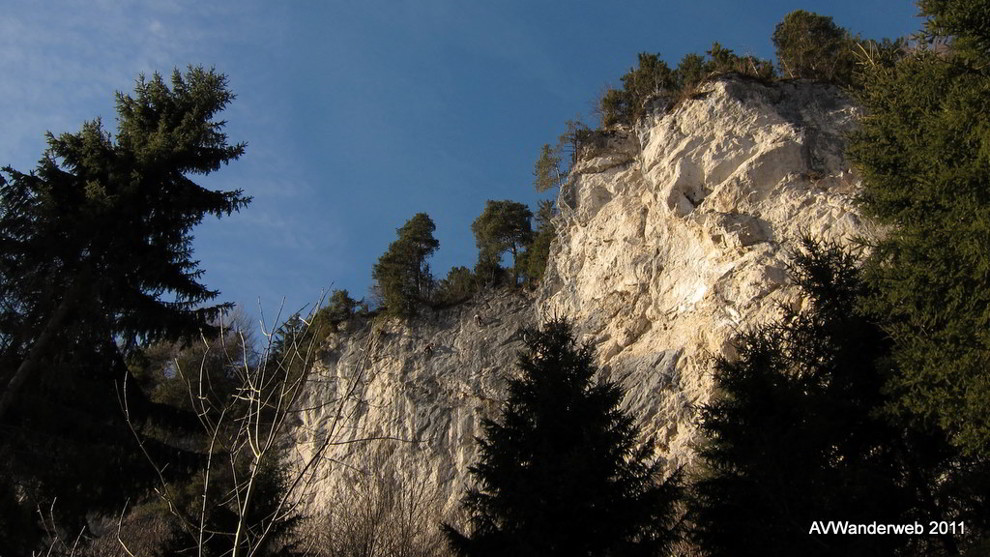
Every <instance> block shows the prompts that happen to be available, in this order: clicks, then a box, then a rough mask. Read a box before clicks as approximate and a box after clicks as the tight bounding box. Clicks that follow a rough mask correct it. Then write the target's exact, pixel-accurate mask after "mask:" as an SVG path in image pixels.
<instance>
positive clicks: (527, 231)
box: [471, 200, 533, 286]
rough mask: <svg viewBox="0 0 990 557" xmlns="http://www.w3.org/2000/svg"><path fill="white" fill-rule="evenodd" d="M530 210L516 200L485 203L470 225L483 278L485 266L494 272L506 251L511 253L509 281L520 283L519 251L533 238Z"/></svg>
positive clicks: (479, 274) (514, 283)
mask: <svg viewBox="0 0 990 557" xmlns="http://www.w3.org/2000/svg"><path fill="white" fill-rule="evenodd" d="M531 218H533V212H532V211H530V210H529V207H526V205H524V204H522V203H519V202H516V201H509V200H505V201H492V200H488V201H487V202H486V203H485V210H484V211H482V213H481V215H479V216H478V218H477V219H475V220H474V222H473V223H472V224H471V231H472V232H474V239H475V242H476V243H477V245H478V270H479V271H482V272H479V273H477V274H478V276H480V277H482V278H483V279H484V278H485V276H484V274H483V272H484V271H485V270H488V269H492V270H494V271H497V269H498V262H499V260H500V259H501V257H502V254H503V253H505V252H507V251H508V252H511V253H512V284H513V286H515V285H516V284H518V283H519V271H520V269H521V265H520V258H519V255H520V252H521V251H522V249H523V247H525V246H526V245H527V244H529V242H530V241H532V238H533V229H532V227H531V225H530V219H531Z"/></svg>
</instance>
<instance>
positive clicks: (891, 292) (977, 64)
mask: <svg viewBox="0 0 990 557" xmlns="http://www.w3.org/2000/svg"><path fill="white" fill-rule="evenodd" d="M922 5H923V6H924V7H926V9H928V10H929V12H928V15H929V18H930V19H929V28H930V29H935V30H938V31H939V32H953V33H958V35H957V36H955V37H954V38H953V40H952V41H951V42H950V44H949V46H948V47H947V48H940V49H939V50H938V51H936V50H935V49H925V48H921V49H918V50H915V51H914V52H912V53H910V54H902V55H900V56H896V55H891V54H892V53H891V52H890V50H889V49H887V50H881V52H880V54H884V53H886V54H884V55H881V56H877V57H876V60H874V62H873V63H872V64H870V65H868V66H867V71H866V72H865V75H864V88H863V90H862V91H861V92H860V93H859V96H860V99H861V101H862V102H863V104H864V105H865V107H866V108H867V110H868V113H869V115H868V116H867V117H866V118H864V119H863V123H862V127H861V129H860V131H859V132H858V133H856V134H855V135H854V136H853V138H852V142H851V144H850V147H849V153H850V155H851V157H852V158H853V160H854V161H855V162H856V163H857V164H858V166H859V168H860V170H861V171H862V173H863V176H864V190H863V194H862V197H861V202H862V203H861V204H862V207H863V209H864V211H865V212H866V214H867V215H869V216H870V217H871V218H872V219H874V220H875V221H876V222H878V223H880V224H882V225H884V226H887V227H889V230H890V232H889V233H888V234H887V235H886V237H885V238H884V239H882V240H880V241H879V242H878V243H877V245H876V246H875V250H874V255H873V257H871V260H870V263H869V265H868V267H867V280H869V282H870V283H871V284H872V285H874V287H875V289H874V291H875V296H874V297H873V299H872V307H873V309H874V311H876V312H877V314H879V315H882V316H883V318H884V327H885V328H886V330H887V331H888V332H889V333H890V334H891V336H892V337H893V339H894V341H895V350H894V353H895V357H896V359H897V362H898V368H899V372H898V374H897V376H896V377H895V378H894V384H893V387H894V388H895V389H896V392H897V393H898V401H897V407H898V410H899V411H900V412H903V413H905V414H907V415H913V416H916V417H917V418H919V419H922V420H925V421H933V422H937V423H938V424H939V425H940V426H941V427H942V428H943V429H944V430H945V431H946V432H947V433H948V434H949V435H951V436H952V439H953V442H954V443H955V444H957V445H958V446H960V447H963V448H964V449H965V450H966V451H967V452H968V453H969V454H971V455H981V456H983V457H987V456H990V406H988V405H987V400H990V312H988V311H987V308H988V307H990V274H988V268H990V255H988V254H990V159H988V150H987V144H988V143H987V142H988V138H990V126H988V124H987V118H986V114H988V113H990V72H988V67H990V55H987V54H986V53H985V52H984V50H983V49H982V47H980V46H979V45H981V44H984V43H985V41H986V39H985V37H986V29H985V28H984V27H979V26H978V25H977V26H975V27H974V26H971V24H972V23H973V22H974V21H979V18H980V17H981V16H980V14H983V16H985V15H986V13H987V10H988V9H990V8H988V6H990V3H988V2H985V1H984V2H925V3H923V4H922ZM974 18H975V19H974Z"/></svg>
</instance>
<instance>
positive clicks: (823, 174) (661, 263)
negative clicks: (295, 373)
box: [298, 78, 868, 508]
mask: <svg viewBox="0 0 990 557" xmlns="http://www.w3.org/2000/svg"><path fill="white" fill-rule="evenodd" d="M857 117H858V110H857V108H856V107H855V106H854V105H853V104H852V103H850V102H849V101H848V100H846V99H845V98H844V97H843V96H842V94H841V93H840V92H839V91H838V90H837V89H835V88H833V87H830V86H826V85H821V84H813V83H806V82H790V83H782V84H773V85H764V84H760V83H756V82H751V81H743V80H741V79H736V78H733V79H724V80H720V81H717V82H713V83H710V84H709V85H708V86H707V87H706V88H705V90H704V91H702V92H700V93H698V94H697V95H695V97H694V98H691V99H687V100H684V101H682V102H681V103H680V104H679V105H678V106H676V107H674V108H673V109H671V110H669V111H667V112H665V113H662V114H657V115H655V116H653V117H651V118H650V119H648V120H647V121H645V122H643V123H642V124H641V125H639V126H637V127H636V128H635V129H628V130H620V131H619V132H618V133H616V134H614V137H613V138H612V139H611V140H610V145H609V146H608V147H607V148H606V149H604V150H603V151H602V152H601V153H600V154H599V156H594V157H586V158H585V159H584V160H582V161H580V162H579V163H578V164H577V165H575V168H574V169H573V173H572V177H573V180H572V181H571V183H570V184H568V185H567V186H565V187H564V188H563V189H562V191H561V192H560V197H559V201H558V205H559V207H560V216H559V217H558V220H557V223H556V224H557V229H558V234H559V236H558V238H557V239H556V240H555V242H554V244H553V247H552V250H551V260H550V263H549V266H548V270H547V276H546V278H545V280H544V283H543V285H542V287H541V289H540V291H539V292H538V293H537V295H536V296H534V297H526V296H525V295H522V294H509V293H505V292H502V293H488V294H485V295H483V296H481V297H479V298H477V299H475V300H473V301H471V302H468V303H466V304H464V305H462V306H459V307H456V308H451V309H447V310H443V311H439V312H436V313H435V314H433V315H426V316H421V317H420V318H417V319H415V320H413V321H411V322H408V323H399V322H396V321H382V322H379V323H375V324H373V323H371V322H363V323H352V324H350V327H351V329H353V330H351V329H347V330H344V331H342V332H340V333H338V334H336V335H334V336H333V337H332V338H331V339H329V341H328V342H329V350H328V352H327V353H328V356H327V357H326V359H325V361H324V362H323V363H322V365H320V366H319V367H318V369H316V370H315V372H314V379H313V380H312V381H311V382H310V385H309V387H308V388H307V391H306V394H305V400H304V405H305V406H307V407H310V408H311V410H309V411H307V412H304V413H303V414H302V419H301V424H300V428H299V429H298V432H299V441H300V443H299V445H298V451H299V454H300V455H301V456H302V457H304V456H305V454H306V451H307V450H308V449H307V447H311V446H312V442H313V441H318V440H320V439H325V438H326V436H327V435H333V436H336V437H334V439H335V443H337V442H339V444H335V445H334V446H333V447H332V451H331V453H332V455H331V456H332V457H333V461H332V462H331V463H330V465H328V466H324V467H322V468H321V471H320V472H319V473H318V474H317V476H316V478H315V481H316V484H315V486H316V488H315V490H314V502H315V503H316V504H317V505H319V504H320V502H321V501H323V502H325V500H326V494H327V493H329V492H330V491H331V488H332V485H333V483H334V482H335V481H337V480H336V479H335V478H338V477H340V475H339V474H335V472H334V470H335V469H339V467H340V466H349V467H356V468H358V469H361V467H369V466H380V465H381V463H382V462H383V461H387V462H388V463H389V465H391V466H393V467H394V469H395V470H397V471H398V473H399V474H400V475H401V476H402V477H403V479H404V480H405V481H408V482H414V483H428V484H430V485H433V486H437V489H439V490H440V491H441V492H442V495H443V497H445V498H446V501H447V504H448V508H450V507H452V506H453V504H454V503H455V502H456V500H457V497H458V496H459V494H460V493H461V491H462V489H463V488H464V486H465V481H466V479H467V478H466V471H467V466H468V465H469V464H470V463H471V462H472V460H473V457H474V438H475V436H477V435H479V434H480V429H479V424H480V420H481V418H482V417H484V416H488V415H492V413H493V411H494V409H495V408H496V407H497V404H498V401H499V400H500V398H501V396H502V388H503V386H504V382H505V378H506V377H507V375H508V374H511V373H514V368H513V363H514V361H515V353H516V351H518V350H519V349H520V348H521V346H522V343H521V340H522V339H521V336H520V335H521V333H520V330H521V329H522V328H523V327H525V326H527V325H531V324H535V323H538V322H539V321H540V320H541V319H543V318H544V317H545V316H547V315H551V314H553V315H562V316H568V317H570V318H572V319H573V320H574V321H575V323H576V324H577V326H578V330H579V332H580V334H581V338H582V340H583V341H585V342H588V343H590V344H592V345H593V346H595V347H596V349H597V356H598V361H599V364H600V366H601V367H602V369H603V370H604V371H605V372H606V373H607V374H609V375H610V376H611V377H612V378H613V379H615V380H617V381H620V382H621V383H622V384H623V385H624V387H625V388H626V391H627V397H626V401H625V405H626V407H627V408H628V409H629V410H631V411H632V412H634V413H635V415H636V416H637V418H638V419H639V420H640V423H641V425H642V427H643V431H644V432H645V433H646V434H648V435H650V436H652V437H653V438H654V439H655V440H656V441H657V451H658V454H657V456H658V457H660V458H664V459H666V460H668V461H669V462H670V463H672V464H688V463H690V462H691V460H692V458H693V452H692V442H693V440H694V439H695V435H696V426H695V417H696V412H695V409H696V407H697V406H698V405H699V404H701V403H704V402H705V401H706V400H708V397H709V396H710V394H711V388H712V385H711V373H710V369H711V366H710V363H711V359H712V357H714V356H723V357H728V358H732V357H733V356H734V351H733V345H732V341H733V338H734V337H736V335H737V334H738V333H739V331H741V330H743V329H745V328H747V327H750V326H753V325H755V324H758V323H762V322H765V321H767V320H769V319H772V318H773V317H774V316H775V315H776V314H777V313H778V312H779V308H780V305H781V304H791V305H792V306H799V305H800V304H801V303H802V300H801V299H800V298H799V296H798V295H797V293H796V292H795V291H794V289H793V287H791V286H789V282H788V278H787V272H786V267H787V260H788V256H787V254H788V251H789V250H790V249H793V247H794V245H795V242H794V241H795V240H796V239H797V238H799V237H800V235H802V234H811V235H813V236H817V237H821V238H830V239H836V240H839V241H848V240H850V239H851V238H853V237H854V236H857V235H863V234H866V233H867V232H868V231H867V230H866V229H865V227H864V225H863V223H862V222H861V221H860V219H859V217H858V216H857V214H856V211H855V209H854V207H853V206H852V204H851V200H852V197H853V196H854V195H855V193H856V192H857V189H858V187H859V181H858V178H857V177H856V176H855V175H854V174H853V173H852V172H851V171H850V169H849V165H848V163H847V162H846V160H845V158H844V156H843V150H844V137H845V134H846V133H848V132H849V131H850V129H851V128H852V127H853V126H854V125H855V122H856V119H857ZM348 385H350V386H354V385H356V387H353V389H352V392H350V394H349V396H350V397H352V398H351V399H349V400H351V402H348V403H347V404H345V405H344V406H340V405H337V404H335V402H336V401H339V400H342V397H343V395H344V393H345V392H346V390H347V388H348V387H347V386H348ZM343 407H346V411H344V412H343V414H340V413H339V412H338V411H336V410H334V411H331V410H332V409H335V408H336V409H339V408H343ZM335 412H336V413H335ZM338 416H339V417H338ZM367 438H389V439H388V440H377V441H359V440H362V439H367Z"/></svg>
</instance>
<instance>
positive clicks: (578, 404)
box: [446, 320, 679, 557]
mask: <svg viewBox="0 0 990 557" xmlns="http://www.w3.org/2000/svg"><path fill="white" fill-rule="evenodd" d="M592 357H593V355H592V350H591V348H589V347H587V346H577V345H576V344H575V341H574V336H573V332H572V330H571V326H570V325H569V324H568V323H567V322H565V321H563V320H553V321H550V322H549V323H547V324H546V325H545V326H544V327H543V328H542V329H541V330H529V331H527V333H526V351H525V352H523V353H521V354H520V356H519V371H520V372H521V375H520V376H518V377H515V378H512V379H510V380H509V387H508V399H507V400H506V402H505V404H504V405H503V407H502V412H501V418H500V420H499V421H493V420H486V421H484V422H483V425H482V427H483V429H484V438H483V439H479V440H478V443H479V458H478V462H477V463H476V464H475V465H474V466H472V467H471V474H472V477H473V478H474V480H475V482H476V484H477V487H476V488H475V489H473V490H471V491H469V492H468V494H467V495H466V496H465V498H464V507H465V509H466V510H467V512H468V514H469V520H470V531H469V532H468V533H466V534H462V533H460V532H458V531H457V530H455V529H453V528H452V527H449V526H448V527H446V531H447V534H448V538H449V540H450V543H451V546H452V547H453V548H454V549H455V551H457V552H458V553H459V554H461V555H470V556H475V555H492V556H494V555H519V556H543V557H548V556H554V555H560V556H565V555H566V556H573V555H614V556H619V555H622V556H626V555H658V554H661V553H662V552H663V551H664V550H665V549H666V548H668V547H669V546H670V544H671V543H672V542H673V540H674V535H675V534H674V531H675V528H674V526H675V515H676V513H675V511H674V501H675V500H676V499H677V496H678V494H679V484H678V475H677V474H674V475H673V476H672V477H671V478H669V479H667V480H666V481H662V480H661V475H660V465H659V463H657V462H654V461H652V453H653V448H652V446H651V445H650V444H649V443H646V444H643V445H640V444H639V439H638V436H639V431H638V430H637V429H636V427H635V426H634V425H633V422H632V417H630V416H629V415H627V414H625V413H624V412H622V411H621V410H620V409H619V403H620V402H621V400H622V396H623V391H622V389H621V388H620V387H619V386H618V385H616V384H615V383H612V382H609V381H604V380H600V379H599V380H597V381H596V377H595V376H596V373H597V370H596V369H595V367H594V365H593V364H592Z"/></svg>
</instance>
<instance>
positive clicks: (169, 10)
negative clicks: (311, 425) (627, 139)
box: [0, 0, 921, 315]
mask: <svg viewBox="0 0 990 557" xmlns="http://www.w3.org/2000/svg"><path fill="white" fill-rule="evenodd" d="M795 9H806V10H811V11H816V12H819V13H822V14H824V15H829V16H832V17H833V18H834V19H835V21H836V23H838V24H839V25H841V26H843V27H846V28H848V29H850V30H851V31H853V32H854V33H861V34H862V35H863V36H864V37H876V38H879V37H896V36H901V35H906V34H910V33H913V32H914V31H916V30H917V29H919V28H920V26H921V22H920V20H919V19H918V18H917V17H916V13H917V8H916V7H915V6H914V5H913V4H911V3H908V2H900V1H894V0H857V1H838V0H836V1H830V2H798V1H775V0H767V1H759V2H739V1H731V0H717V1H716V0H712V1H705V0H695V1H693V2H666V1H653V2H648V1H627V2H601V1H598V2H586V1H582V0H571V1H567V2H564V1H560V2H541V1H534V0H528V1H524V0H520V1H516V0H510V1H499V2H480V1H475V2H470V1H464V0H460V1H456V0H416V1H401V0H396V1H390V2H367V1H365V2H358V1H326V2H303V1H294V2H263V1H241V2H201V1H185V0H165V1H161V0H159V1H155V2H136V1H131V2H128V1H111V0H79V1H43V2H38V1H33V0H13V1H10V2H6V3H5V7H4V13H3V15H2V16H0V76H2V78H0V118H2V120H0V121H2V122H3V124H2V133H0V164H10V165H12V166H14V167H15V168H18V169H20V170H28V169H30V168H32V167H33V166H34V164H35V161H37V159H38V158H39V156H40V154H41V152H42V150H43V149H44V141H43V136H42V135H43V132H44V131H46V130H50V131H52V132H54V133H60V132H66V131H77V130H78V129H79V127H80V125H81V124H82V122H83V121H84V120H87V119H92V118H94V117H97V116H101V117H102V118H103V119H104V122H105V123H106V124H108V125H109V126H110V127H111V128H112V124H113V118H114V110H113V92H114V91H124V92H128V91H131V90H132V88H133V83H134V78H135V77H136V76H137V75H138V74H139V73H142V72H143V73H151V72H154V71H161V72H169V71H171V69H172V68H173V67H179V68H184V67H186V66H187V65H190V64H194V65H206V66H214V67H216V68H217V69H218V70H220V71H222V72H224V73H226V74H227V75H228V76H229V79H230V87H231V89H232V90H233V91H234V92H235V93H236V94H237V95H238V98H237V100H236V101H234V103H233V104H232V105H231V107H230V108H229V109H228V110H227V111H226V112H225V113H224V115H223V117H224V118H225V119H226V120H228V122H229V124H228V128H227V130H228V133H229V136H230V137H231V139H232V140H234V141H246V142H247V143H248V148H247V153H246V155H245V156H244V157H243V158H242V159H241V160H239V161H237V162H235V163H234V164H232V165H231V166H229V167H227V168H224V169H222V170H221V171H220V172H218V173H216V174H214V175H211V176H209V177H208V178H207V179H206V180H205V182H206V183H207V184H209V185H211V186H213V187H217V188H223V189H232V188H242V189H244V190H245V192H246V193H247V194H249V195H252V196H254V202H253V203H252V204H251V205H250V206H249V207H248V208H247V209H245V210H244V211H242V212H241V213H240V214H237V215H234V216H232V217H228V218H224V219H221V220H213V219H208V220H207V221H206V222H204V224H202V225H201V226H200V227H199V228H197V229H196V237H197V239H196V257H197V258H198V259H199V260H200V261H201V265H202V267H203V268H204V269H205V270H206V274H205V281H206V283H207V284H208V285H209V286H211V287H212V288H217V289H220V290H221V291H222V292H223V294H222V299H223V300H224V301H233V302H236V303H238V304H241V305H243V306H244V307H245V309H246V310H247V311H248V312H249V313H250V314H253V315H257V314H258V308H259V298H260V302H261V305H262V306H263V307H264V311H265V313H266V314H268V315H270V314H272V313H274V311H276V310H277V309H278V307H279V306H280V305H281V304H282V300H283V298H284V299H285V307H286V308H287V309H288V310H295V309H298V308H300V307H302V306H304V305H305V304H307V303H312V302H313V301H315V300H316V299H318V298H319V297H320V295H321V291H323V290H327V289H330V288H347V289H348V290H350V291H351V293H352V295H354V296H355V297H361V296H363V295H365V294H366V293H367V290H368V287H369V285H370V283H371V267H372V265H373V264H374V262H375V261H376V260H377V258H378V257H379V256H380V255H381V253H383V252H384V251H385V249H386V248H387V246H388V243H389V242H390V241H392V240H393V239H394V238H395V229H396V228H398V227H399V226H401V225H402V224H403V223H404V222H405V221H406V220H407V219H408V218H409V217H411V216H412V215H413V214H415V213H417V212H426V213H429V214H430V216H431V217H432V218H433V220H434V222H436V225H437V231H436V236H437V238H438V239H439V240H440V250H439V251H438V252H437V254H436V255H435V256H434V258H433V259H432V267H433V270H434V274H435V275H438V276H442V275H444V274H446V271H447V269H449V268H450V267H451V266H452V265H468V266H470V265H472V264H473V262H474V259H475V257H476V250H475V247H474V240H473V238H472V236H471V231H470V224H471V221H472V220H474V218H475V217H477V215H478V214H479V213H480V212H481V210H482V208H483V207H484V203H485V200H487V199H514V200H518V201H523V202H526V203H529V204H531V205H533V206H535V204H536V201H537V200H538V199H539V196H538V195H537V194H536V192H535V191H534V190H533V188H532V185H531V182H532V175H531V171H532V166H533V162H534V160H535V158H536V156H537V154H538V152H539V147H540V145H542V144H543V143H547V142H553V141H554V140H555V138H556V137H557V135H558V134H559V133H560V132H561V131H563V127H564V123H565V122H566V121H567V120H569V119H574V118H576V117H581V118H583V119H584V120H585V121H587V122H589V123H595V122H594V116H593V114H592V107H593V104H594V99H595V98H596V97H597V96H598V95H599V94H600V93H601V91H602V90H603V89H604V88H605V87H606V86H608V85H616V84H618V78H619V76H620V75H621V74H622V73H624V72H625V71H627V70H628V69H629V68H630V67H631V66H632V65H633V64H634V63H635V60H636V54H637V53H638V52H642V51H648V52H659V53H661V54H662V55H663V57H664V58H665V59H666V60H667V61H668V62H669V63H671V65H674V64H676V63H677V61H678V60H679V59H680V58H681V56H683V55H684V54H685V53H687V52H704V51H705V50H707V49H708V48H709V46H710V45H711V43H712V42H713V41H719V42H720V43H722V44H723V45H724V46H726V47H728V48H732V49H734V50H735V51H736V52H737V53H740V54H755V55H757V56H761V57H766V58H769V57H772V55H773V46H772V44H771V41H770V35H771V34H772V32H773V28H774V25H775V24H776V23H777V22H778V21H780V19H781V18H782V17H783V16H784V15H785V14H786V13H788V12H790V11H792V10H795Z"/></svg>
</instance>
